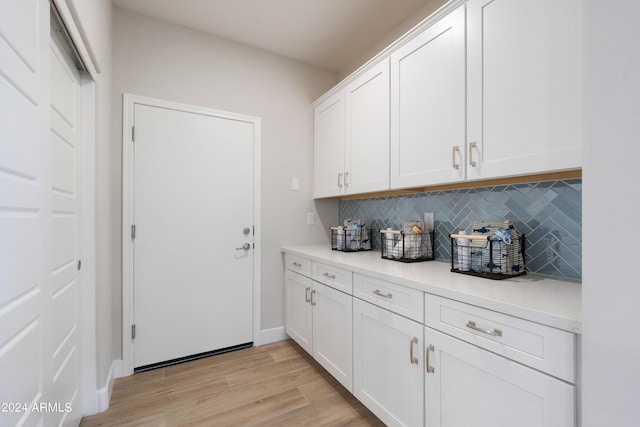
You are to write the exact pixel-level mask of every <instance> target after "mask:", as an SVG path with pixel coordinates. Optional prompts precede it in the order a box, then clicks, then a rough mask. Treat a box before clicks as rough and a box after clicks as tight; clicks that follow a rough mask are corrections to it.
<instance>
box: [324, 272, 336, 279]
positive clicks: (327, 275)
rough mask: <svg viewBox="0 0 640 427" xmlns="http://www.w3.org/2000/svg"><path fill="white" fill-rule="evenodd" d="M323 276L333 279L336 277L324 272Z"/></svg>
mask: <svg viewBox="0 0 640 427" xmlns="http://www.w3.org/2000/svg"><path fill="white" fill-rule="evenodd" d="M323 276H324V277H327V278H329V279H331V280H334V279H335V278H336V276H334V275H333V274H329V273H324V274H323Z"/></svg>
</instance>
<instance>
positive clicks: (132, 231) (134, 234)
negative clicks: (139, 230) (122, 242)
mask: <svg viewBox="0 0 640 427" xmlns="http://www.w3.org/2000/svg"><path fill="white" fill-rule="evenodd" d="M135 239H136V225H135V224H132V225H131V240H135Z"/></svg>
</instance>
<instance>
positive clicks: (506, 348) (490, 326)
mask: <svg viewBox="0 0 640 427" xmlns="http://www.w3.org/2000/svg"><path fill="white" fill-rule="evenodd" d="M425 324H426V325H427V326H430V327H433V328H437V329H438V330H441V331H442V332H446V333H447V334H449V335H452V336H455V337H457V338H460V339H462V340H464V341H468V342H470V343H473V344H475V345H477V346H480V347H484V348H486V349H487V350H489V351H493V352H494V353H498V354H501V355H503V356H505V357H508V358H510V359H513V360H516V361H518V362H520V363H523V364H526V365H528V366H531V367H533V368H535V369H538V370H540V371H543V372H546V373H549V374H551V375H554V376H556V377H558V378H561V379H563V380H565V381H569V382H575V380H576V378H575V357H576V350H575V348H576V344H575V335H574V334H572V333H570V332H566V331H561V330H560V329H556V328H551V327H549V326H545V325H541V324H539V323H534V322H530V321H527V320H523V319H519V318H516V317H513V316H508V315H506V314H502V313H497V312H495V311H491V310H487V309H484V308H481V307H477V306H474V305H470V304H465V303H462V302H459V301H454V300H451V299H448V298H442V297H439V296H436V295H432V294H425Z"/></svg>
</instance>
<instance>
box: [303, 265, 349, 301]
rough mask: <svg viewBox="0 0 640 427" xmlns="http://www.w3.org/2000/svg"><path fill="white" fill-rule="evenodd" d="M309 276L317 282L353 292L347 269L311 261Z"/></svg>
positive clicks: (346, 291)
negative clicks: (310, 273) (310, 274)
mask: <svg viewBox="0 0 640 427" xmlns="http://www.w3.org/2000/svg"><path fill="white" fill-rule="evenodd" d="M311 265H312V270H313V272H312V276H311V278H312V279H313V280H315V281H317V282H320V283H324V284H325V285H327V286H331V287H332V288H334V289H337V290H339V291H342V292H344V293H347V294H349V295H352V294H353V277H352V273H351V271H349V270H343V269H342V268H338V267H334V266H332V265H327V264H322V263H320V262H315V261H314V262H312V263H311Z"/></svg>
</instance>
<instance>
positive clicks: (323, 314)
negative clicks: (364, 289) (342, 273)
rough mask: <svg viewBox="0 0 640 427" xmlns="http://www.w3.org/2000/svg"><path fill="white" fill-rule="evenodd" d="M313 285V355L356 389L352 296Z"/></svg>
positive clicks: (341, 379) (348, 387) (323, 286)
mask: <svg viewBox="0 0 640 427" xmlns="http://www.w3.org/2000/svg"><path fill="white" fill-rule="evenodd" d="M313 286H314V290H313V295H312V298H311V304H312V306H313V357H314V358H315V359H316V360H317V361H318V363H320V365H322V367H324V368H325V369H326V370H327V371H329V373H330V374H331V375H333V376H334V377H335V378H336V379H337V380H338V381H340V383H341V384H342V385H343V386H344V387H345V388H346V389H347V390H349V391H353V369H352V365H353V360H352V351H351V349H352V348H353V341H352V323H353V319H352V315H353V309H352V302H351V300H352V297H351V295H347V294H345V293H343V292H340V291H337V290H335V289H331V288H330V287H328V286H326V285H322V284H320V283H317V282H314V284H313Z"/></svg>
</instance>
